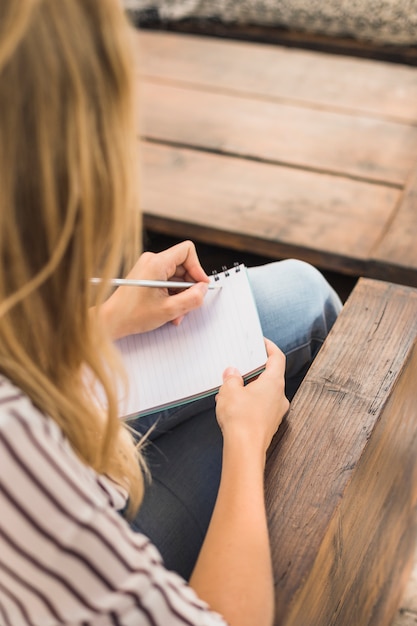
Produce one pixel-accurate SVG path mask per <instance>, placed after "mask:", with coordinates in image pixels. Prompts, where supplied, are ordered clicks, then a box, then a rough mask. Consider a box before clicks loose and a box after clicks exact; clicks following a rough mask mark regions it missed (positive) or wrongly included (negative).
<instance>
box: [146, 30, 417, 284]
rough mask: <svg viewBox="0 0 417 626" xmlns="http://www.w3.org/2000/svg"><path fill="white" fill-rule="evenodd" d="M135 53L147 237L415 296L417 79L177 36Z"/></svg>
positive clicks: (345, 62)
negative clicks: (375, 282) (367, 279)
mask: <svg viewBox="0 0 417 626" xmlns="http://www.w3.org/2000/svg"><path fill="white" fill-rule="evenodd" d="M138 46H139V69H140V76H139V77H138V81H139V96H140V112H141V134H142V137H143V143H142V152H143V170H144V171H143V173H142V176H141V184H142V208H143V211H144V224H145V227H148V228H150V229H155V230H156V231H158V232H161V233H167V234H174V235H178V236H184V237H185V236H186V237H198V238H199V239H200V240H201V241H202V242H206V243H211V244H216V245H224V246H227V247H229V248H235V249H237V250H242V251H247V252H257V253H259V254H262V255H264V256H269V257H271V258H283V257H288V256H294V255H296V256H298V257H299V258H302V259H304V260H307V261H310V262H312V263H315V264H317V265H319V266H320V267H323V268H327V269H332V270H337V271H342V272H345V273H347V274H352V273H353V274H357V275H359V274H363V275H368V276H376V277H382V278H389V279H390V280H392V281H395V282H403V283H406V284H411V285H415V286H417V268H416V265H417V253H416V251H415V250H414V246H413V244H412V242H413V241H414V239H415V238H416V236H417V220H416V219H415V218H414V215H415V212H414V211H413V204H412V201H411V200H410V198H411V195H412V194H411V195H410V194H408V195H407V194H406V195H405V196H404V197H405V200H404V202H405V205H403V204H402V203H403V194H404V189H405V187H406V185H407V184H409V183H408V181H409V179H410V176H412V173H413V172H414V170H415V167H416V164H417V124H416V123H417V69H416V68H413V67H406V66H399V65H390V64H388V63H382V62H378V61H369V60H363V59H351V58H345V57H334V56H331V55H326V54H323V53H318V52H306V51H299V50H294V49H286V48H280V47H278V46H268V45H259V44H253V43H241V42H233V41H219V40H216V39H210V38H204V37H192V36H187V35H175V34H172V33H155V32H143V31H142V32H140V33H139V37H138ZM146 139H147V140H148V141H146ZM150 144H152V145H150ZM187 148H190V150H187ZM263 170H264V172H265V173H263ZM407 198H409V199H408V200H407ZM410 242H411V243H410Z"/></svg>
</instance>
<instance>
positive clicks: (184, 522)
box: [131, 398, 223, 579]
mask: <svg viewBox="0 0 417 626" xmlns="http://www.w3.org/2000/svg"><path fill="white" fill-rule="evenodd" d="M188 407H189V409H190V410H191V409H192V410H193V416H192V419H186V420H185V421H184V422H182V423H181V424H179V425H177V426H175V428H173V430H171V431H169V432H165V433H164V434H163V435H161V436H159V437H157V438H155V439H153V440H152V441H150V442H149V443H148V444H147V446H146V449H145V459H146V462H147V464H148V467H149V470H150V472H151V475H152V482H151V483H150V484H149V485H148V486H147V487H146V489H145V497H144V500H143V502H142V505H141V507H140V509H139V511H138V513H137V515H136V518H135V519H134V521H133V522H132V523H131V527H132V528H133V530H135V531H139V532H141V533H143V534H144V535H146V536H147V537H149V538H150V539H151V541H152V542H153V543H154V544H155V545H156V546H157V548H158V550H159V551H160V553H161V555H162V557H163V559H164V563H165V566H166V567H167V568H168V569H172V570H175V571H176V572H177V573H179V574H180V575H181V576H183V578H185V579H188V578H189V576H190V574H191V572H192V570H193V567H194V564H195V562H196V559H197V556H198V553H199V551H200V547H201V544H202V542H203V539H204V537H205V534H206V531H207V528H208V525H209V522H210V518H211V514H212V511H213V508H214V504H215V501H216V497H217V491H218V488H219V483H220V472H221V465H222V448H223V439H222V434H221V431H220V428H219V426H218V423H217V420H216V415H215V409H214V398H211V399H205V400H202V401H198V402H194V403H192V404H190V405H188ZM189 415H190V414H189V413H187V416H189ZM183 417H185V416H184V414H183Z"/></svg>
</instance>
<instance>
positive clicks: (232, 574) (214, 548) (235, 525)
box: [190, 441, 274, 626]
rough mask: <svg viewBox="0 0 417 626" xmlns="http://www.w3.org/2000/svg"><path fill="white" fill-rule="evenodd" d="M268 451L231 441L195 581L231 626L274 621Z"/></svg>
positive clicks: (200, 592)
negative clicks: (266, 468)
mask: <svg viewBox="0 0 417 626" xmlns="http://www.w3.org/2000/svg"><path fill="white" fill-rule="evenodd" d="M263 457H264V455H263V454H258V455H256V454H255V453H254V452H253V450H252V448H251V446H240V445H238V443H237V442H234V443H231V444H230V445H229V444H228V443H227V441H226V442H225V445H224V453H223V469H222V478H221V483H220V488H219V493H218V498H217V502H216V506H215V508H214V511H213V516H212V519H211V522H210V526H209V529H208V532H207V536H206V539H205V541H204V544H203V547H202V549H201V552H200V555H199V558H198V561H197V564H196V567H195V569H194V572H193V575H192V577H191V581H190V584H191V586H192V587H194V589H195V590H196V592H197V593H198V595H199V596H200V597H201V598H202V599H204V600H206V601H207V602H208V603H209V605H210V606H211V608H212V609H214V610H216V611H218V612H219V613H221V614H222V615H223V616H224V617H225V618H226V620H228V622H229V623H230V624H231V626H253V624H256V625H257V626H270V624H272V621H273V614H274V592H273V576H272V567H271V558H270V546H269V537H268V528H267V521H266V513H265V502H264V458H263Z"/></svg>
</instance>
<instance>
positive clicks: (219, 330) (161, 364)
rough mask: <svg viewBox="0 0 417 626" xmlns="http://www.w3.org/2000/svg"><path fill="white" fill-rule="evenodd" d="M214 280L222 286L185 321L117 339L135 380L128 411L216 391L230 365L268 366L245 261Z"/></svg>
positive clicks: (124, 404) (244, 370) (247, 371)
mask: <svg viewBox="0 0 417 626" xmlns="http://www.w3.org/2000/svg"><path fill="white" fill-rule="evenodd" d="M210 280H211V281H215V284H216V285H219V286H221V288H220V289H211V290H209V291H208V292H207V294H206V296H205V298H204V303H203V305H202V306H201V307H200V308H199V309H197V310H195V311H191V312H190V313H188V314H187V315H186V317H185V318H184V320H183V321H182V323H181V324H180V325H179V326H174V325H173V324H170V323H168V324H165V325H164V326H162V327H161V328H158V329H156V330H153V331H150V332H147V333H142V334H138V335H130V336H128V337H125V338H123V339H121V340H120V341H118V342H117V346H118V347H119V349H120V351H121V353H122V358H123V361H124V364H125V367H126V370H127V374H128V379H129V395H128V397H127V398H122V399H121V405H120V412H121V414H122V415H133V414H140V413H143V414H145V413H150V412H152V411H155V410H158V409H161V408H166V407H168V406H175V405H176V404H180V403H182V402H187V401H190V400H193V399H195V398H196V397H202V396H204V395H209V394H212V393H215V392H216V391H217V390H218V388H219V387H220V385H221V384H222V374H223V371H224V370H225V369H226V367H228V366H234V367H236V368H237V369H238V370H239V371H240V373H241V374H242V376H244V377H249V376H250V375H252V374H255V373H258V372H259V371H261V369H262V368H263V366H264V365H265V363H266V358H267V356H266V350H265V344H264V340H263V335H262V329H261V325H260V322H259V317H258V312H257V309H256V305H255V301H254V298H253V294H252V290H251V287H250V284H249V280H248V275H247V271H246V268H245V266H244V265H240V266H238V267H234V268H233V269H231V270H226V271H223V272H221V273H218V274H216V275H215V276H212V277H211V279H210ZM138 289H140V287H138Z"/></svg>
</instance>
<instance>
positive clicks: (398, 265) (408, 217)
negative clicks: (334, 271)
mask: <svg viewBox="0 0 417 626" xmlns="http://www.w3.org/2000/svg"><path fill="white" fill-rule="evenodd" d="M387 226H388V227H387V230H386V232H385V233H384V236H383V238H382V240H381V242H380V243H379V244H378V245H377V246H376V248H375V250H374V252H373V254H372V259H373V263H372V264H371V266H370V270H369V274H370V275H373V276H375V277H378V278H383V279H385V280H387V279H388V280H390V279H391V277H397V276H399V275H400V276H401V278H402V280H401V282H404V283H407V284H409V285H412V286H415V287H417V167H416V168H415V169H414V173H413V175H412V177H411V179H410V182H409V184H408V185H407V188H406V190H405V193H404V195H403V197H402V200H401V203H400V205H399V207H398V211H396V212H395V213H394V214H393V219H392V222H391V223H389V224H388V225H387Z"/></svg>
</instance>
